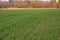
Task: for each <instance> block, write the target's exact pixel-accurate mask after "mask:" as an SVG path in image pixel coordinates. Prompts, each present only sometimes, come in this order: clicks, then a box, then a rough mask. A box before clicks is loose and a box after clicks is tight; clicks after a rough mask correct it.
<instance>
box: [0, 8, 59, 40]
mask: <svg viewBox="0 0 60 40" xmlns="http://www.w3.org/2000/svg"><path fill="white" fill-rule="evenodd" d="M59 38H60V10H59V9H56V10H53V9H52V10H51V9H50V10H49V9H44V10H42V9H41V10H0V40H59Z"/></svg>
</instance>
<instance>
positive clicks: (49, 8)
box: [0, 8, 58, 10]
mask: <svg viewBox="0 0 60 40" xmlns="http://www.w3.org/2000/svg"><path fill="white" fill-rule="evenodd" d="M31 9H33V10H39V9H58V8H0V10H31Z"/></svg>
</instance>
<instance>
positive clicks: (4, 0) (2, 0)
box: [2, 0, 50, 1]
mask: <svg viewBox="0 0 60 40" xmlns="http://www.w3.org/2000/svg"><path fill="white" fill-rule="evenodd" d="M2 1H9V0H2ZM42 1H50V0H42Z"/></svg>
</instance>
